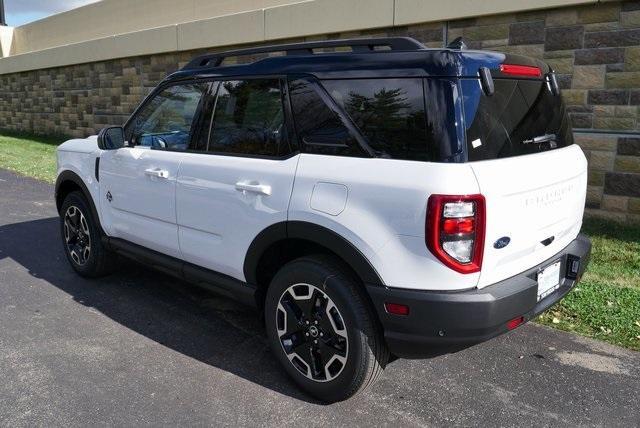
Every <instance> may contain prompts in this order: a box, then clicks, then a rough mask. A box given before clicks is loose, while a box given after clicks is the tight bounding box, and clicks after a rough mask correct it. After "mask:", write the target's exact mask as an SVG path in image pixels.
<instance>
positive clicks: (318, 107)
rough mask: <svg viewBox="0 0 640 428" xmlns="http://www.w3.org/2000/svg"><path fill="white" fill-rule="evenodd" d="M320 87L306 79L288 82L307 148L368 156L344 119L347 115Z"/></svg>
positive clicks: (292, 102)
mask: <svg viewBox="0 0 640 428" xmlns="http://www.w3.org/2000/svg"><path fill="white" fill-rule="evenodd" d="M320 91H322V89H321V88H318V87H317V86H316V85H315V84H314V83H312V82H309V81H307V80H305V79H298V80H293V81H291V82H289V93H290V94H291V107H292V110H293V116H294V122H295V126H296V132H297V134H298V138H299V139H300V140H301V141H302V143H303V144H304V147H305V151H306V152H307V153H315V154H324V155H336V156H366V155H367V153H366V152H365V151H364V150H363V149H362V148H361V147H360V145H359V143H358V141H357V139H356V138H355V136H354V135H353V133H352V132H351V131H350V129H349V126H348V124H347V123H345V118H343V117H341V116H340V114H339V113H338V112H336V111H335V110H334V109H333V108H332V107H331V106H330V105H329V104H327V100H326V99H324V98H323V96H322V95H323V94H322V92H320ZM325 96H326V94H325Z"/></svg>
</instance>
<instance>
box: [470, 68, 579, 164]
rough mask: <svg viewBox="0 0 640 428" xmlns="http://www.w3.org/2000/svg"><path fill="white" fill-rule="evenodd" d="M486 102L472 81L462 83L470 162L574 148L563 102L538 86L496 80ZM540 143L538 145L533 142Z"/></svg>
mask: <svg viewBox="0 0 640 428" xmlns="http://www.w3.org/2000/svg"><path fill="white" fill-rule="evenodd" d="M494 84H495V93H494V94H493V96H490V97H489V96H486V95H484V93H483V92H482V89H481V88H480V85H479V84H478V80H477V79H462V80H461V85H462V92H463V104H464V116H465V124H466V125H465V126H466V134H467V151H468V159H469V160H470V161H477V160H488V159H498V158H505V157H510V156H520V155H526V154H532V153H538V152H543V151H547V150H552V149H554V148H560V147H565V146H568V145H570V144H572V143H573V137H572V134H571V124H570V122H569V117H568V115H567V113H566V111H565V108H564V104H563V103H562V97H560V96H557V95H553V94H552V93H551V91H550V90H549V88H548V86H547V84H546V83H545V82H543V81H538V80H524V79H522V80H516V79H495V80H494ZM536 140H537V141H539V142H536Z"/></svg>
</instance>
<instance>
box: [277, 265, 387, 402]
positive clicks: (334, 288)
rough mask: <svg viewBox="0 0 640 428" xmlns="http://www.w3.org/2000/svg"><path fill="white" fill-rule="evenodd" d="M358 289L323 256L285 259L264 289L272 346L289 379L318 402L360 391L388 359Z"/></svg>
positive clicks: (340, 266)
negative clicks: (286, 260) (284, 262)
mask: <svg viewBox="0 0 640 428" xmlns="http://www.w3.org/2000/svg"><path fill="white" fill-rule="evenodd" d="M362 293H363V292H362V290H361V287H359V286H358V284H357V282H356V280H355V279H354V278H353V277H352V275H351V274H350V272H349V271H347V270H346V269H344V268H343V267H342V265H341V263H340V262H339V261H338V260H336V259H333V258H332V257H327V256H315V257H303V258H300V259H297V260H294V261H293V262H290V263H288V264H287V265H286V266H284V267H283V268H282V269H281V270H280V271H279V272H278V273H277V274H276V276H275V277H274V278H273V281H272V282H271V285H270V287H269V289H268V291H267V296H266V302H265V322H266V328H267V335H268V337H269V342H270V344H271V349H272V351H273V352H274V353H275V355H276V357H277V358H278V360H279V361H280V362H281V364H282V365H283V366H284V368H285V370H286V371H287V372H288V374H289V375H290V376H291V377H292V378H293V380H294V381H295V382H296V383H297V384H298V385H300V386H301V387H302V389H304V390H305V391H306V392H308V393H309V394H311V395H313V396H314V397H316V398H318V399H320V400H323V401H326V402H335V401H341V400H345V399H347V398H349V397H351V396H353V395H355V394H358V393H360V392H362V391H364V390H365V389H367V388H368V387H369V386H371V385H372V384H373V383H374V382H375V381H376V380H377V379H378V378H379V376H380V375H381V374H382V371H383V369H384V366H385V365H386V363H387V360H388V358H389V355H388V351H387V349H386V346H385V344H384V339H383V337H382V334H381V332H380V331H379V328H378V326H377V325H376V321H375V315H374V314H373V311H372V309H371V307H370V305H369V304H368V302H367V300H366V297H365V296H364V295H363V294H362Z"/></svg>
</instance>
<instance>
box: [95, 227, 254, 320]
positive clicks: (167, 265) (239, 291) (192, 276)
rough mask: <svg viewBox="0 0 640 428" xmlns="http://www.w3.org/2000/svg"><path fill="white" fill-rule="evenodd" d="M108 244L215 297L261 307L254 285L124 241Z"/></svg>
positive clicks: (125, 254) (108, 239) (108, 240)
mask: <svg viewBox="0 0 640 428" xmlns="http://www.w3.org/2000/svg"><path fill="white" fill-rule="evenodd" d="M104 242H105V244H106V246H107V247H108V248H109V249H111V250H113V251H115V252H116V253H118V254H120V255H122V256H125V257H127V258H130V259H133V260H135V261H137V262H140V263H142V264H145V265H147V266H150V267H152V268H154V269H157V270H159V271H161V272H163V273H167V274H169V275H171V276H175V277H178V278H180V279H183V280H185V281H187V282H190V283H193V284H195V285H197V286H199V287H202V288H206V289H208V290H210V291H212V292H214V293H217V294H222V295H224V296H226V297H230V298H232V299H234V300H236V301H238V302H240V303H242V304H244V305H247V306H251V307H254V308H255V307H257V304H256V298H255V294H256V288H257V287H256V286H254V285H251V284H247V283H246V282H242V281H240V280H237V279H235V278H232V277H230V276H227V275H224V274H221V273H218V272H214V271H212V270H209V269H205V268H202V267H200V266H196V265H193V264H191V263H188V262H185V261H183V260H180V259H177V258H175V257H171V256H167V255H165V254H162V253H159V252H157V251H153V250H150V249H148V248H145V247H142V246H140V245H137V244H134V243H131V242H129V241H126V240H124V239H119V238H109V237H105V238H104Z"/></svg>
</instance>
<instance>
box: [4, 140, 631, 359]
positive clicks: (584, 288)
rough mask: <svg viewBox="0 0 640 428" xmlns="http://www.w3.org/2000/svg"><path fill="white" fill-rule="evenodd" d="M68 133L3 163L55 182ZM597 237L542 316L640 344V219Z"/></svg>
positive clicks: (21, 147)
mask: <svg viewBox="0 0 640 428" xmlns="http://www.w3.org/2000/svg"><path fill="white" fill-rule="evenodd" d="M63 140H64V138H63V137H62V138H59V137H58V138H57V137H33V136H0V168H5V169H10V170H12V171H15V172H17V173H19V174H22V175H27V176H30V177H35V178H37V179H40V180H44V181H48V182H50V183H53V182H54V181H55V174H56V161H55V149H56V146H57V145H58V144H59V143H61V142H62V141H63ZM583 232H585V233H586V234H587V235H589V236H590V237H591V239H592V242H593V251H592V255H591V263H590V265H589V268H588V270H587V273H586V274H585V275H584V277H583V279H582V282H580V284H578V286H577V287H576V288H575V289H574V290H573V291H572V292H571V293H569V294H568V295H567V297H565V298H564V299H563V300H562V301H561V302H560V303H558V305H556V306H555V307H553V308H552V309H551V310H550V311H548V312H547V313H545V314H543V315H542V316H541V317H540V318H538V322H540V323H542V324H546V325H549V326H552V327H555V328H559V329H562V330H567V331H572V332H575V333H579V334H582V335H585V336H589V337H594V338H596V339H601V340H604V341H607V342H610V343H614V344H616V345H621V346H625V347H627V348H631V349H635V350H640V225H637V226H632V225H622V224H617V223H613V222H610V221H602V220H587V221H585V224H584V227H583Z"/></svg>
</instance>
